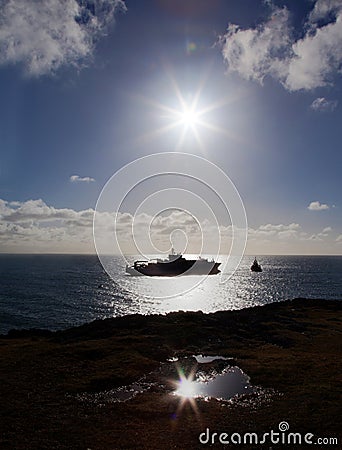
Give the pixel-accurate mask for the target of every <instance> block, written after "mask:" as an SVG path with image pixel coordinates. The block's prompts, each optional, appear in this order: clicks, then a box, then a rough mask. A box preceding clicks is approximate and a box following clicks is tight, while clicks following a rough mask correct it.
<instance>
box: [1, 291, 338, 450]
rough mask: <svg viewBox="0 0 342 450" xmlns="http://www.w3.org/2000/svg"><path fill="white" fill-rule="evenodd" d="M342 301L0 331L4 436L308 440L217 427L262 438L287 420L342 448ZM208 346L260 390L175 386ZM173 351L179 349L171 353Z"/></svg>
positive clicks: (8, 445) (35, 444)
mask: <svg viewBox="0 0 342 450" xmlns="http://www.w3.org/2000/svg"><path fill="white" fill-rule="evenodd" d="M341 309H342V302H340V301H328V300H307V299H295V300H291V301H286V302H280V303H273V304H269V305H265V306H262V307H255V308H250V309H244V310H241V311H224V312H217V313H213V314H203V313H201V312H196V313H193V312H188V313H184V312H177V313H170V314H168V315H166V316H161V315H153V316H141V315H132V316H125V317H121V318H115V319H107V320H102V321H95V322H92V323H90V324H86V325H83V326H81V327H77V328H72V329H68V330H64V331H59V332H49V331H39V330H29V331H11V332H10V333H9V334H8V335H7V336H1V337H0V352H1V360H0V376H1V380H0V392H1V394H0V395H1V414H2V416H1V424H0V426H1V433H0V448H1V449H35V450H37V449H84V450H85V449H92V450H95V449H101V450H102V449H111V450H112V449H198V448H205V447H207V448H212V447H214V448H216V447H217V448H221V447H224V448H271V447H273V448H302V447H304V446H303V445H298V442H297V444H296V445H287V444H286V445H279V446H276V445H274V444H272V443H270V442H269V441H268V440H266V442H265V444H263V445H261V444H260V445H251V446H249V445H247V444H246V445H242V444H241V445H238V444H236V445H232V444H231V445H224V446H223V444H220V443H219V442H218V439H219V436H218V435H215V436H214V437H213V435H212V433H214V432H216V433H218V434H220V433H223V432H224V433H227V435H228V436H229V435H231V434H232V433H239V434H240V435H241V436H244V434H245V433H251V432H256V433H258V434H259V435H260V439H261V436H262V434H263V433H266V432H270V430H274V432H279V428H278V426H279V423H280V422H284V421H286V422H287V423H288V424H289V427H290V428H289V430H288V432H285V435H284V436H285V437H284V439H285V438H286V439H287V437H288V436H287V433H289V432H291V431H292V432H297V433H302V436H304V434H306V433H312V434H313V435H314V436H313V437H312V438H311V440H312V441H313V442H316V441H317V439H318V438H337V439H338V444H337V445H333V444H331V445H320V444H316V445H315V448H316V449H317V448H336V449H337V448H341V446H342V440H341V432H340V430H341V417H342V414H341V412H342V411H341V385H342V384H341V381H342V380H341V373H342V371H341V355H342V340H341V337H342V322H341ZM198 354H204V355H220V356H225V357H230V358H232V359H231V360H229V365H231V366H238V367H240V368H241V369H242V370H243V371H244V372H245V373H246V374H247V375H248V376H249V377H250V382H251V384H252V385H253V386H256V387H257V391H256V392H255V393H254V394H252V395H247V396H239V397H236V398H234V399H233V400H231V401H219V400H215V399H212V400H209V401H205V400H203V399H200V398H198V399H195V400H193V401H189V400H186V399H184V398H181V397H178V396H176V395H174V394H173V391H174V389H175V382H177V380H178V373H177V367H178V370H183V371H184V373H185V374H189V373H190V371H191V370H196V369H197V370H199V368H198V366H196V361H195V360H194V359H193V358H191V356H192V355H198ZM172 357H177V358H179V361H178V362H177V363H170V362H168V359H169V358H172ZM217 364H220V366H219V367H218V366H217ZM227 364H228V362H227V361H226V362H224V364H223V362H222V361H221V362H214V363H208V364H205V365H204V366H203V365H201V368H202V369H203V367H204V370H206V371H208V372H210V371H211V372H212V371H213V370H217V371H219V370H221V369H222V368H224V367H223V365H224V366H225V367H226V366H227ZM142 377H143V378H142ZM138 380H140V383H145V384H144V386H145V387H146V386H147V388H148V389H147V390H145V391H144V392H143V393H140V394H138V395H136V396H134V397H133V398H131V399H130V400H127V401H124V402H122V401H121V402H117V401H114V400H115V399H116V397H115V395H114V394H113V392H118V391H117V389H118V388H119V387H122V386H127V385H130V384H131V383H134V382H137V381H138ZM96 399H97V400H96ZM207 429H208V430H209V431H207ZM203 432H205V433H207V434H205V435H204V436H202V441H204V442H205V441H206V437H207V436H208V433H210V438H209V441H210V442H211V441H212V439H213V440H214V444H213V445H212V444H210V445H209V443H208V444H201V443H200V441H199V435H200V434H201V433H203ZM228 436H224V437H223V441H224V440H227V439H229V437H228ZM235 439H236V440H237V439H238V437H237V435H235ZM326 442H327V441H326Z"/></svg>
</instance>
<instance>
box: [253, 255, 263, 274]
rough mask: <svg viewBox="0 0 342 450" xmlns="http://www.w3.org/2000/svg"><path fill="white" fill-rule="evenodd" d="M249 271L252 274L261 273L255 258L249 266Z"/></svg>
mask: <svg viewBox="0 0 342 450" xmlns="http://www.w3.org/2000/svg"><path fill="white" fill-rule="evenodd" d="M251 271H252V272H262V268H261V266H260V264H259V263H258V261H257V259H256V258H254V261H253V264H252V265H251Z"/></svg>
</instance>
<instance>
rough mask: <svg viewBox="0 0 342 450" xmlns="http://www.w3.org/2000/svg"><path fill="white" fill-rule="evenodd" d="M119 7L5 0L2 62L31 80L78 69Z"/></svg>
mask: <svg viewBox="0 0 342 450" xmlns="http://www.w3.org/2000/svg"><path fill="white" fill-rule="evenodd" d="M119 8H121V9H123V10H124V9H125V4H124V2H123V1H121V0H95V1H94V2H84V1H80V0H3V1H1V8H0V63H2V64H9V63H13V64H16V63H21V64H23V65H24V67H25V71H26V73H27V74H28V75H30V76H40V75H44V74H50V73H53V72H55V71H56V70H57V69H59V68H60V67H61V66H64V65H76V66H78V65H79V63H80V62H81V61H84V60H85V59H86V58H88V57H90V56H91V55H92V52H93V48H94V43H95V41H96V39H97V38H98V37H99V36H100V35H101V34H102V33H103V32H104V30H105V29H106V27H107V26H108V24H109V23H110V22H111V21H112V20H113V17H114V13H115V12H116V10H117V9H119Z"/></svg>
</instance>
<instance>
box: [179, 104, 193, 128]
mask: <svg viewBox="0 0 342 450" xmlns="http://www.w3.org/2000/svg"><path fill="white" fill-rule="evenodd" d="M179 119H180V122H182V124H183V125H185V126H186V127H193V126H194V125H196V123H197V119H198V112H197V111H195V110H194V109H193V108H189V107H185V108H184V110H183V111H182V112H180V113H179Z"/></svg>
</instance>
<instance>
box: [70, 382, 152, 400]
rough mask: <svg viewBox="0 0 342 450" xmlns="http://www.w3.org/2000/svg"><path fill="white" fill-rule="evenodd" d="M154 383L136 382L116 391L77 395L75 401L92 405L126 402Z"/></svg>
mask: <svg viewBox="0 0 342 450" xmlns="http://www.w3.org/2000/svg"><path fill="white" fill-rule="evenodd" d="M153 385H154V383H146V382H143V381H141V382H140V381H138V382H136V383H132V384H129V385H127V386H121V387H119V388H116V389H111V390H109V391H101V392H95V393H93V392H84V393H83V394H79V395H77V399H78V400H79V401H82V402H87V403H93V404H96V405H99V406H101V405H104V404H105V403H116V402H126V401H127V400H131V399H132V398H134V397H135V396H136V395H138V394H141V393H142V392H145V391H148V390H149V389H150V388H151V387H152V386H153Z"/></svg>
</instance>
